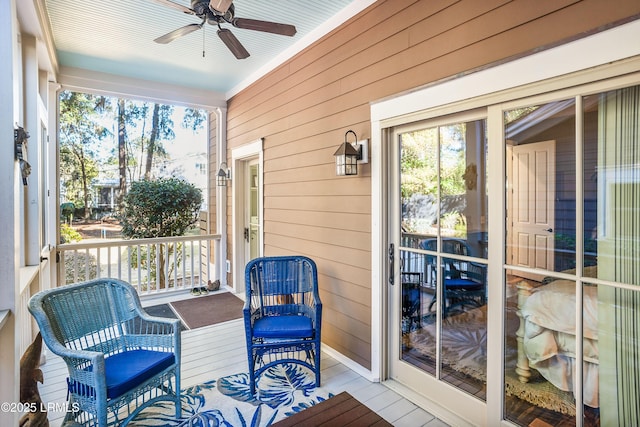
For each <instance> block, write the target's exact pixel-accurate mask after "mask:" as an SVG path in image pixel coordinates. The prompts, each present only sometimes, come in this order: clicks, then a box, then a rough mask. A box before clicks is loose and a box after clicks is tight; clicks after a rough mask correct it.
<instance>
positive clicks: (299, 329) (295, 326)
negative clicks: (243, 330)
mask: <svg viewBox="0 0 640 427" xmlns="http://www.w3.org/2000/svg"><path fill="white" fill-rule="evenodd" d="M253 336H254V337H257V338H312V337H313V324H312V323H311V319H310V318H308V317H306V316H296V315H285V316H267V317H262V318H260V319H258V320H256V322H255V323H254V324H253Z"/></svg>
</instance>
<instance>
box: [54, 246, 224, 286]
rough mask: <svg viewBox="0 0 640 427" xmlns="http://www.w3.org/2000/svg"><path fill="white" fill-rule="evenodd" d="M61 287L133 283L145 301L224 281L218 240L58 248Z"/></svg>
mask: <svg viewBox="0 0 640 427" xmlns="http://www.w3.org/2000/svg"><path fill="white" fill-rule="evenodd" d="M57 251H58V258H57V261H58V284H59V285H63V284H68V283H75V282H79V281H84V280H89V279H93V278H100V277H115V278H118V279H122V280H125V281H127V282H129V283H131V284H132V285H133V286H134V287H135V288H136V289H137V290H138V293H139V294H140V295H141V296H144V295H152V294H162V293H168V292H173V291H180V290H185V289H191V288H195V287H203V286H207V283H208V281H212V282H213V281H214V280H217V279H220V277H219V276H220V274H221V273H220V265H221V263H220V261H219V254H220V235H218V234H207V235H195V236H180V237H159V238H152V239H132V240H111V239H110V240H105V241H94V242H81V243H68V244H62V245H59V246H58V248H57Z"/></svg>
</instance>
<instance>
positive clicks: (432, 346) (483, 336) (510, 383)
mask: <svg viewBox="0 0 640 427" xmlns="http://www.w3.org/2000/svg"><path fill="white" fill-rule="evenodd" d="M486 307H487V306H486V305H484V306H482V307H480V308H475V309H472V310H469V311H467V312H464V313H461V314H457V315H452V316H449V317H447V318H446V319H445V320H444V322H443V326H442V338H441V339H442V350H441V352H442V354H441V357H442V363H443V364H445V365H447V366H449V367H451V368H452V369H453V370H456V371H458V372H462V373H464V374H465V375H467V376H469V377H471V378H474V379H476V380H478V381H481V382H482V383H483V384H486V382H487V377H486V369H487V309H486ZM517 319H518V318H517V316H516V315H515V312H513V313H511V312H510V313H508V314H507V342H506V346H505V347H506V350H505V351H506V354H505V389H506V392H507V394H508V395H511V396H515V397H517V398H519V399H522V400H525V401H527V402H529V403H532V404H534V405H536V406H538V407H541V408H545V409H550V410H552V411H556V412H560V413H562V414H568V415H575V413H576V408H575V403H574V402H575V401H574V399H573V395H572V394H571V393H567V392H564V391H562V390H559V389H557V388H556V387H554V386H553V385H552V384H551V383H549V382H548V381H546V380H545V379H544V378H543V377H542V376H540V375H538V374H537V372H536V371H535V370H532V377H531V379H530V382H528V383H526V384H525V383H522V382H520V380H519V379H518V376H517V375H516V373H515V366H516V361H517V358H518V354H517V345H516V340H515V332H516V329H517V328H518V324H519V321H518V320H517ZM403 347H404V348H405V351H417V352H419V353H420V354H421V355H423V356H426V357H428V358H430V359H431V360H435V357H436V325H435V323H429V322H428V321H427V322H425V324H424V325H423V326H422V327H421V328H418V329H415V330H413V331H411V332H410V333H407V334H404V335H403Z"/></svg>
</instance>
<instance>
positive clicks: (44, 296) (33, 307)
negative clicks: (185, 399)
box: [29, 279, 181, 427]
mask: <svg viewBox="0 0 640 427" xmlns="http://www.w3.org/2000/svg"><path fill="white" fill-rule="evenodd" d="M29 311H30V312H31V314H32V315H33V317H34V318H35V319H36V321H37V322H38V326H39V327H40V332H41V333H42V338H43V340H44V342H45V343H46V344H47V346H48V347H49V349H50V350H51V351H52V352H53V353H55V354H57V355H59V356H61V357H62V358H63V359H64V361H65V362H66V364H67V367H68V370H69V377H68V378H67V390H68V392H67V399H68V401H69V402H68V404H69V408H70V409H73V411H71V410H70V411H69V412H67V415H66V417H65V421H64V422H67V421H75V422H77V423H80V424H83V425H91V426H96V425H97V426H100V427H104V426H108V425H117V426H124V425H126V424H127V423H129V421H131V419H133V418H134V417H135V416H136V415H137V414H138V413H139V412H140V411H141V410H142V409H144V408H145V407H147V406H149V405H151V404H153V403H155V402H157V401H160V400H170V401H173V402H174V403H175V405H176V418H180V416H181V408H180V321H179V320H175V319H164V318H158V317H151V316H149V315H148V314H146V313H145V312H144V310H143V309H142V307H141V305H140V299H139V298H138V294H137V293H136V291H135V289H134V288H133V287H132V286H131V285H130V284H128V283H126V282H123V281H121V280H117V279H96V280H91V281H88V282H82V283H77V284H73V285H68V286H63V287H59V288H55V289H49V290H45V291H42V292H39V293H38V294H36V295H34V296H33V297H32V298H31V299H30V300H29ZM64 422H63V424H64Z"/></svg>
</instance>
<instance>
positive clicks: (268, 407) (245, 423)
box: [130, 363, 333, 427]
mask: <svg viewBox="0 0 640 427" xmlns="http://www.w3.org/2000/svg"><path fill="white" fill-rule="evenodd" d="M257 390H258V398H256V397H254V396H252V395H251V393H250V392H249V374H248V373H239V374H234V375H229V376H226V377H223V378H220V379H218V380H211V381H207V382H205V383H202V384H198V385H195V386H193V387H188V388H185V389H183V391H182V417H181V418H180V419H176V418H175V408H174V405H173V404H172V403H170V402H160V403H157V404H155V405H153V406H151V407H149V408H147V409H145V410H144V411H142V412H141V413H140V414H139V415H138V416H137V417H136V418H135V420H134V422H132V423H131V424H130V425H132V426H172V427H173V426H175V427H204V426H223V427H263V426H270V425H271V424H273V423H274V422H276V421H279V420H281V419H283V418H285V417H287V416H290V415H293V414H295V413H298V412H300V411H302V410H304V409H306V408H309V407H311V406H314V405H316V404H318V403H320V402H322V401H325V400H327V399H329V398H330V397H332V396H333V394H332V393H328V392H326V391H325V390H323V389H322V387H320V388H316V387H315V380H314V376H313V373H312V372H311V371H310V370H309V369H308V368H306V367H304V366H301V365H298V364H292V363H283V364H280V365H276V366H274V367H272V368H271V369H268V370H267V371H266V372H265V373H264V374H263V375H262V376H261V377H260V378H259V379H258V383H257Z"/></svg>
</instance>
